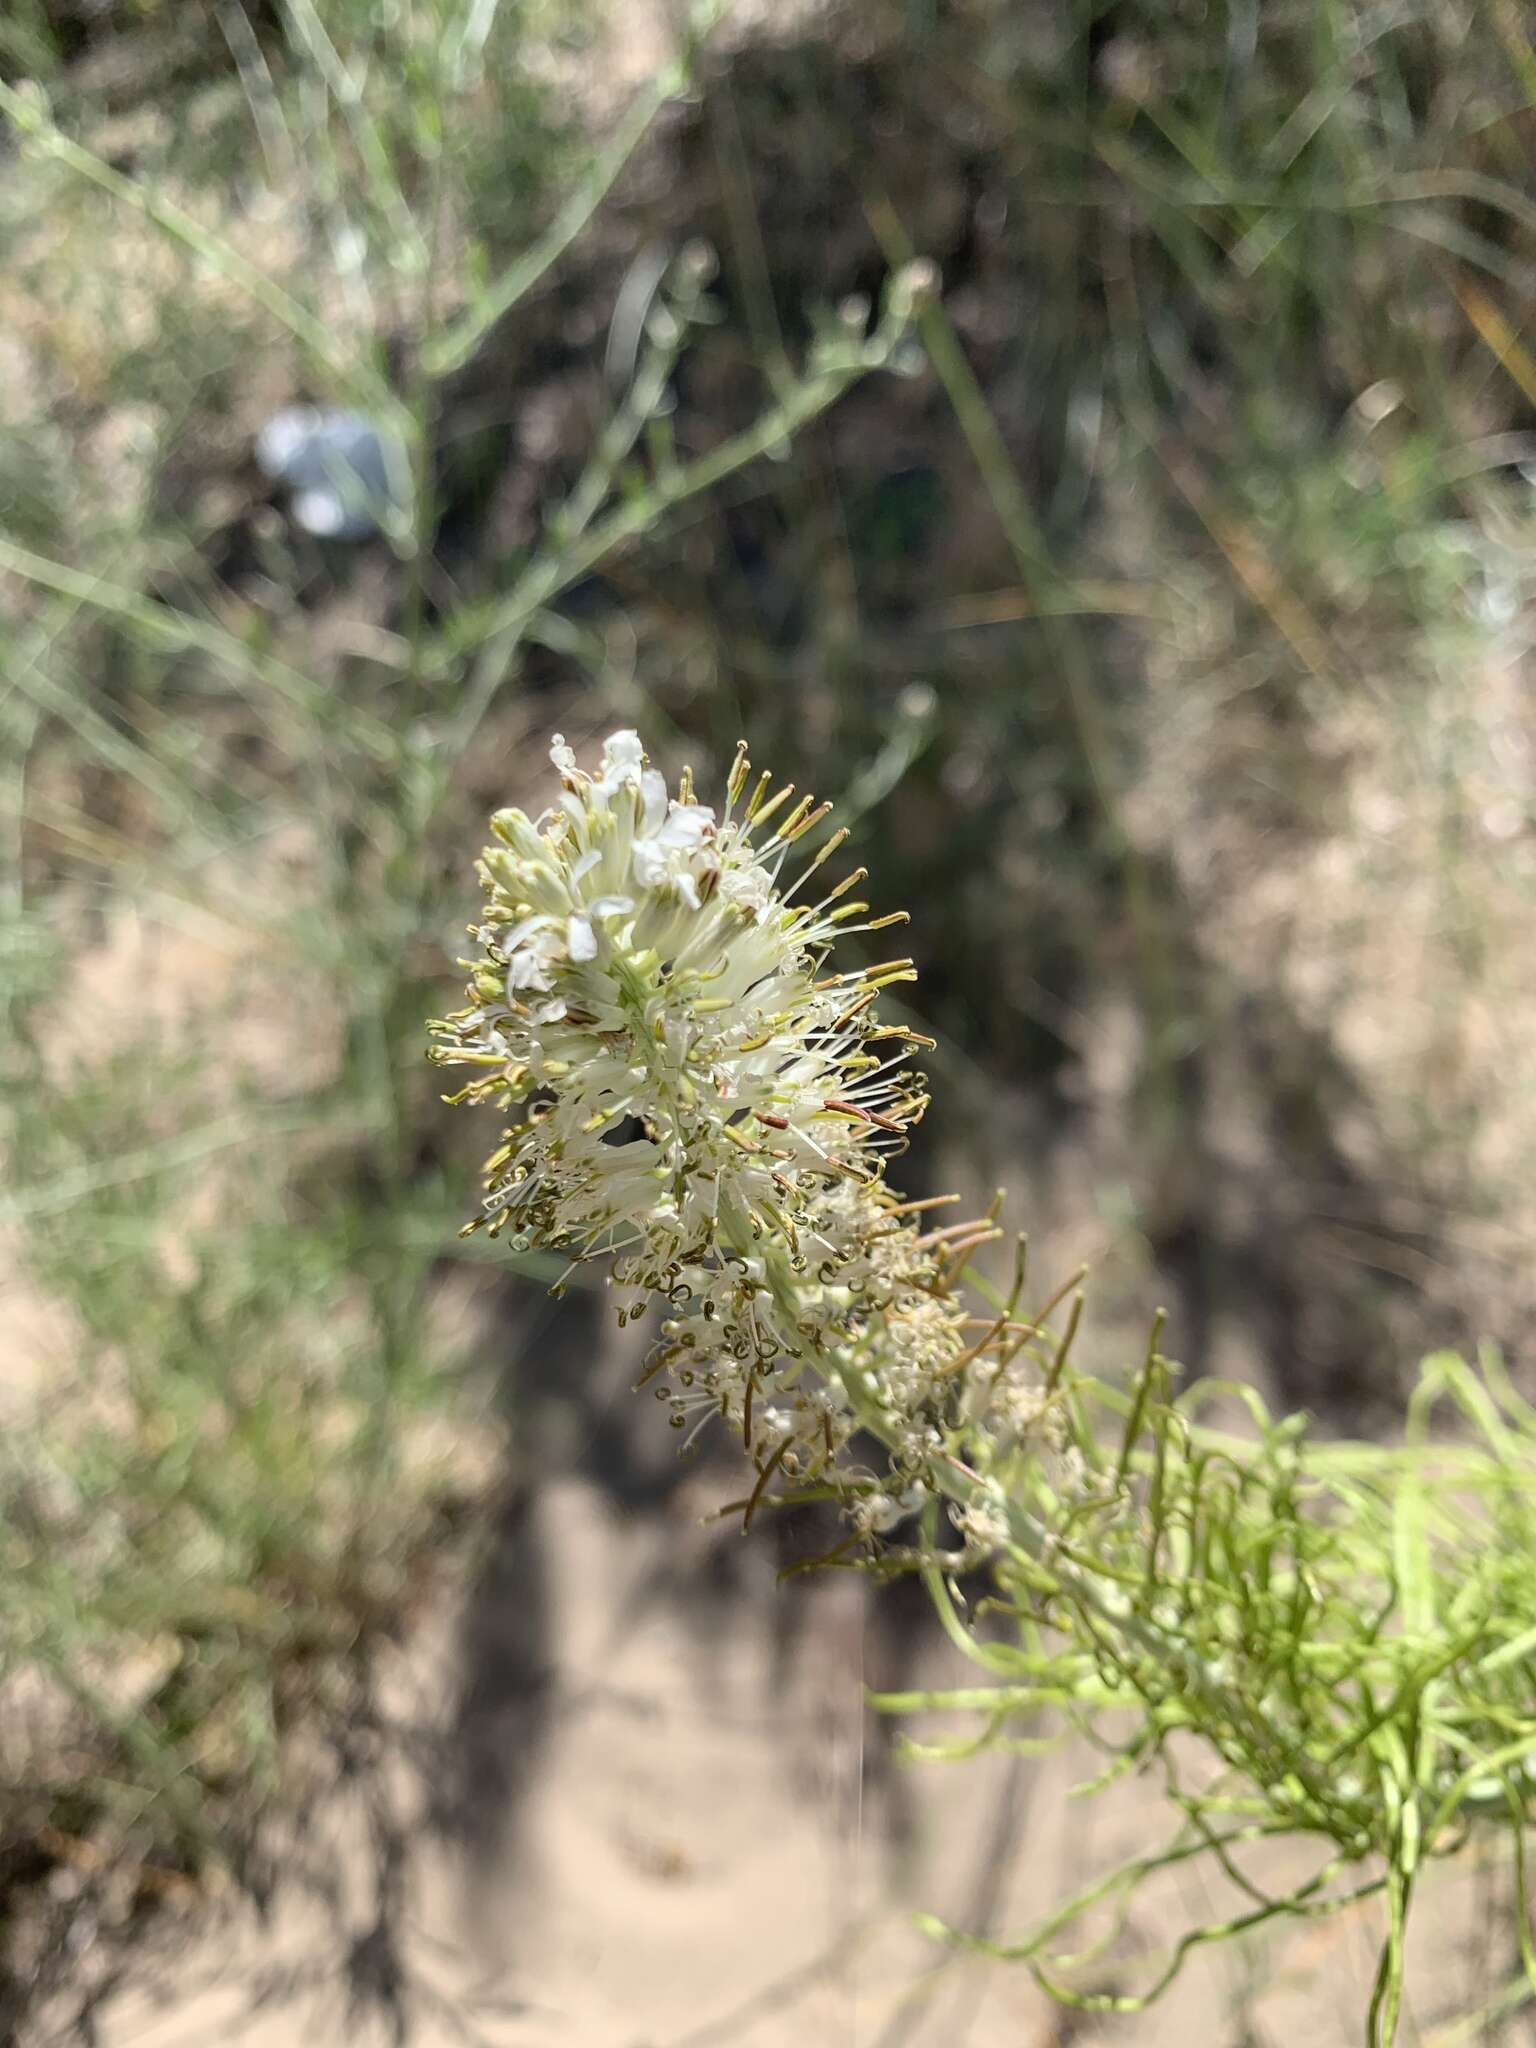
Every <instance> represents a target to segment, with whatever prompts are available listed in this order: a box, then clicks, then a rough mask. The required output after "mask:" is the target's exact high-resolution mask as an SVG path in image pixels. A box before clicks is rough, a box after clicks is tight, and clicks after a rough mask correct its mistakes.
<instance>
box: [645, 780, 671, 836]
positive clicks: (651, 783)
mask: <svg viewBox="0 0 1536 2048" xmlns="http://www.w3.org/2000/svg"><path fill="white" fill-rule="evenodd" d="M640 796H641V799H642V801H643V803H644V806H645V815H644V819H643V821H642V824H641V830H642V832H643V833H644V835H645V837H646V838H647V839H654V838H655V836H656V833H657V831H658V830H659V829H660V828H661V826H662V823H663V821H664V820H665V818H666V815H667V778H666V777H665V776H664V775H660V774H658V773H657V771H656V770H655V769H654V768H647V769H646V770H645V772H644V773H643V774H642V775H641V777H640Z"/></svg>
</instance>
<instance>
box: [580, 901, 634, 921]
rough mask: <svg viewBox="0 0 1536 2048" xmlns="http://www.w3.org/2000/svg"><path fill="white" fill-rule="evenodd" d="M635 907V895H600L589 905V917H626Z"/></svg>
mask: <svg viewBox="0 0 1536 2048" xmlns="http://www.w3.org/2000/svg"><path fill="white" fill-rule="evenodd" d="M634 907H635V899H634V897H633V896H599V897H598V898H597V899H596V901H595V902H593V903H589V904H588V906H587V915H588V917H624V916H627V915H628V913H629V912H630V911H631V910H633V909H634Z"/></svg>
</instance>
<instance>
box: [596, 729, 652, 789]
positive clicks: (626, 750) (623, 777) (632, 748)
mask: <svg viewBox="0 0 1536 2048" xmlns="http://www.w3.org/2000/svg"><path fill="white" fill-rule="evenodd" d="M644 759H645V750H644V748H643V747H642V746H641V744H640V735H639V733H637V732H630V731H628V730H627V729H626V730H625V731H623V732H615V733H610V734H609V735H608V737H607V739H605V740H604V741H603V786H604V788H605V789H617V788H619V786H620V785H621V784H622V783H625V782H638V781H639V780H640V767H641V763H642V762H643V760H644Z"/></svg>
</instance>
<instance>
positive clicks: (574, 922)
mask: <svg viewBox="0 0 1536 2048" xmlns="http://www.w3.org/2000/svg"><path fill="white" fill-rule="evenodd" d="M565 943H566V950H567V951H568V952H569V953H570V956H571V958H572V959H573V960H595V959H596V958H597V934H596V933H595V932H594V931H593V929H592V926H591V924H590V923H589V922H588V920H587V919H586V918H584V917H573V918H572V919H571V920H570V923H569V924H568V925H567V926H566V938H565Z"/></svg>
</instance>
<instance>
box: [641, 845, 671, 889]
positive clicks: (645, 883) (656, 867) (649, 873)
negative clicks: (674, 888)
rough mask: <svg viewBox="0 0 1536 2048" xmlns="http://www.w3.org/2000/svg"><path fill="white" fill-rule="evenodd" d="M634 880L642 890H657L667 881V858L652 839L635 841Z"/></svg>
mask: <svg viewBox="0 0 1536 2048" xmlns="http://www.w3.org/2000/svg"><path fill="white" fill-rule="evenodd" d="M634 867H635V880H636V881H637V882H638V883H639V884H640V886H641V888H642V889H659V888H661V886H662V884H663V883H664V882H665V881H666V879H667V856H666V854H665V852H664V851H663V850H662V848H661V847H660V846H658V845H657V843H656V841H655V840H654V839H637V840H636V841H635V854H634Z"/></svg>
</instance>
